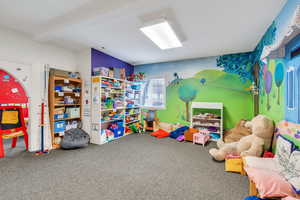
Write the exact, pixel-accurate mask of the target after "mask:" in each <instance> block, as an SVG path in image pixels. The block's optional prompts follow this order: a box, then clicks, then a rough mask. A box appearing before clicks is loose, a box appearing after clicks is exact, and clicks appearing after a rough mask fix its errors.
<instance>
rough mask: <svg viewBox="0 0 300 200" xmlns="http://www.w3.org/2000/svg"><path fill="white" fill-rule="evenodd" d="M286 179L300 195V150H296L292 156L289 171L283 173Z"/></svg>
mask: <svg viewBox="0 0 300 200" xmlns="http://www.w3.org/2000/svg"><path fill="white" fill-rule="evenodd" d="M283 175H284V177H285V179H286V180H287V181H288V182H289V183H290V184H291V185H292V186H293V188H294V190H295V192H296V193H297V194H300V150H299V149H298V150H295V151H293V152H292V154H291V156H290V160H289V163H288V165H287V169H286V170H284V171H283Z"/></svg>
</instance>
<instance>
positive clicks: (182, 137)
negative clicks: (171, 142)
mask: <svg viewBox="0 0 300 200" xmlns="http://www.w3.org/2000/svg"><path fill="white" fill-rule="evenodd" d="M176 140H177V141H178V142H182V141H183V140H184V135H180V136H179V137H177V138H176Z"/></svg>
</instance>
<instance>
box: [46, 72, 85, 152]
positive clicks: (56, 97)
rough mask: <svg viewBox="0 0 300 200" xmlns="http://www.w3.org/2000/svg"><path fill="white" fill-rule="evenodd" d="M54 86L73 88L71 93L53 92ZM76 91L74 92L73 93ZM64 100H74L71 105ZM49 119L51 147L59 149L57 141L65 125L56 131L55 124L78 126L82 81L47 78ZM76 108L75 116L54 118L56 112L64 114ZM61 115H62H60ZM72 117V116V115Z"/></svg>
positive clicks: (80, 113) (59, 77)
mask: <svg viewBox="0 0 300 200" xmlns="http://www.w3.org/2000/svg"><path fill="white" fill-rule="evenodd" d="M56 86H61V87H68V88H71V89H72V88H74V90H72V91H63V89H62V91H61V90H60V91H57V90H55V87H56ZM75 90H76V91H75ZM65 98H71V99H73V100H74V102H72V103H67V102H65ZM48 100H49V119H50V129H51V136H52V146H53V148H59V141H60V139H61V137H63V135H64V131H65V130H66V128H67V127H66V125H65V126H64V128H63V127H62V128H61V129H60V131H58V132H57V131H56V129H55V124H56V123H59V122H61V123H65V124H68V123H72V122H77V124H79V123H80V122H81V120H82V80H81V79H76V78H69V77H62V76H55V75H50V76H49V94H48ZM72 108H76V109H77V110H78V109H79V110H80V111H79V114H78V115H77V116H68V115H67V114H64V115H63V116H62V117H60V118H55V115H56V114H57V110H58V109H61V111H62V110H64V112H63V113H66V111H67V110H69V109H72ZM61 115H62V114H61ZM72 115H73V114H72Z"/></svg>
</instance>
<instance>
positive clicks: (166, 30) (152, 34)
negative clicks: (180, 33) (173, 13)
mask: <svg viewBox="0 0 300 200" xmlns="http://www.w3.org/2000/svg"><path fill="white" fill-rule="evenodd" d="M140 30H141V31H142V32H143V33H144V34H145V35H146V36H147V37H148V38H149V39H150V40H152V42H154V43H155V44H156V45H157V46H159V48H161V49H163V50H165V49H172V48H177V47H182V43H181V42H180V40H179V39H178V37H177V35H176V33H175V32H174V30H173V29H172V27H171V26H170V24H169V23H168V22H167V21H162V22H160V23H157V24H154V25H150V26H145V27H142V28H140Z"/></svg>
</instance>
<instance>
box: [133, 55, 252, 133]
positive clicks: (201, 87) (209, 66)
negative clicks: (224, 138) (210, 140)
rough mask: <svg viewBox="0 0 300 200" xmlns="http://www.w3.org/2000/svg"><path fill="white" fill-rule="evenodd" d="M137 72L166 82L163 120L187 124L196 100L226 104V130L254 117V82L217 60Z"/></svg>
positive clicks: (148, 67)
mask: <svg viewBox="0 0 300 200" xmlns="http://www.w3.org/2000/svg"><path fill="white" fill-rule="evenodd" d="M135 72H137V73H138V72H144V73H145V75H146V79H147V78H158V77H160V78H161V77H163V78H165V79H166V81H167V84H168V86H167V93H166V95H167V96H166V99H167V102H166V104H167V105H166V109H165V110H160V111H158V113H157V116H158V118H159V119H160V120H161V121H164V122H169V123H181V124H188V123H189V117H190V113H189V111H190V105H191V102H193V101H202V102H223V103H224V122H225V123H224V127H225V128H232V127H234V125H235V123H236V122H237V121H238V120H240V119H251V118H252V117H253V105H252V96H251V94H250V92H249V88H250V85H251V81H250V80H249V79H243V77H242V76H241V75H240V74H238V73H228V72H225V70H222V69H221V68H220V67H218V66H217V57H210V58H202V59H192V60H182V61H176V62H166V63H157V64H149V65H140V66H136V67H135Z"/></svg>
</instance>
